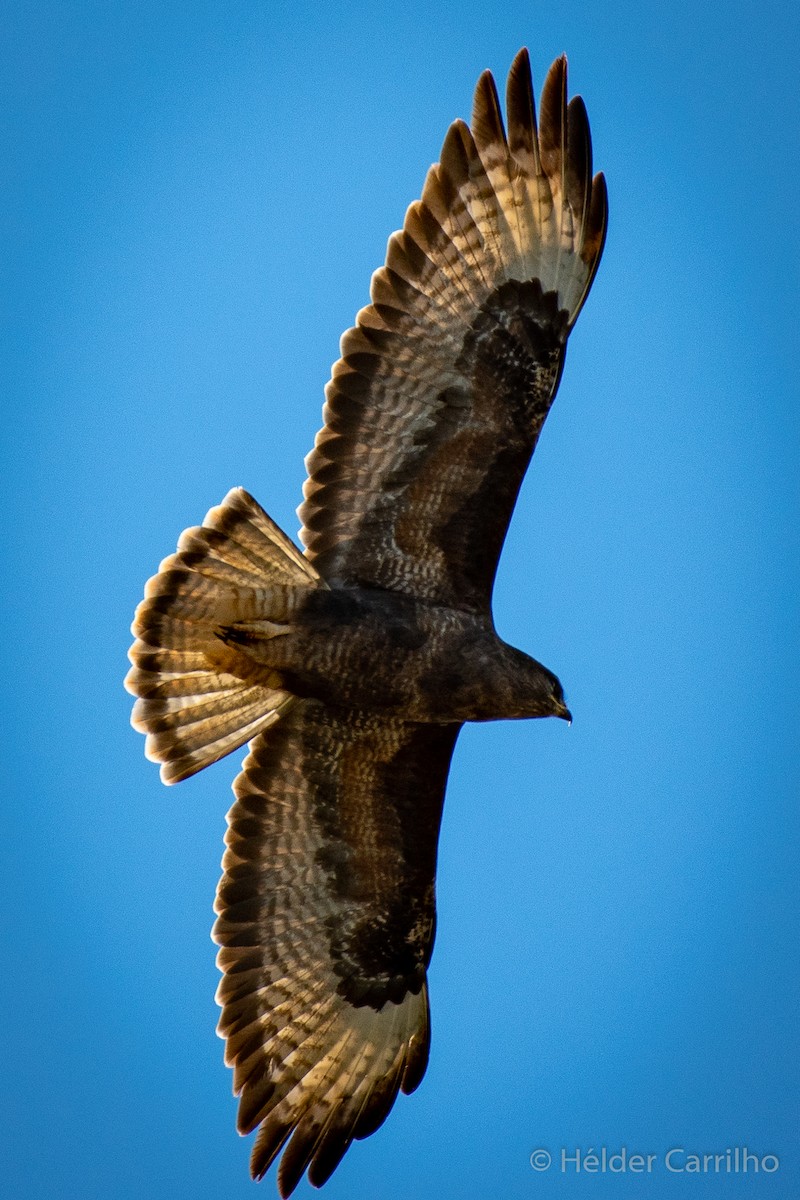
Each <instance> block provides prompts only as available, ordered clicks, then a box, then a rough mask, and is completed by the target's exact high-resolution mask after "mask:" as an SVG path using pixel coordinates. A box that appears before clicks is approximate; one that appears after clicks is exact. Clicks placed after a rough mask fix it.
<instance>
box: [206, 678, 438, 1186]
mask: <svg viewBox="0 0 800 1200" xmlns="http://www.w3.org/2000/svg"><path fill="white" fill-rule="evenodd" d="M457 734H458V726H421V725H412V724H408V723H404V722H391V721H385V720H379V719H378V718H375V717H368V716H365V715H363V714H360V713H354V712H347V711H340V712H336V713H334V712H333V711H332V710H329V709H327V708H326V707H325V706H323V705H321V704H319V703H316V702H314V701H301V702H298V703H296V704H295V706H294V708H292V709H291V710H290V711H289V712H287V714H286V715H285V716H284V717H283V719H282V720H281V721H280V722H279V724H278V725H276V726H275V727H274V728H272V729H271V730H270V732H269V735H268V736H265V737H258V738H256V739H255V741H254V742H253V743H252V745H251V752H250V755H249V756H248V758H247V760H246V761H245V765H244V769H243V771H242V774H241V775H240V776H239V778H238V779H237V781H236V783H235V785H234V791H235V793H236V797H237V799H236V803H235V804H234V806H233V808H232V809H231V812H230V814H229V817H228V820H229V830H228V834H227V837H226V842H227V847H228V848H227V850H226V853H225V857H224V860H223V866H224V870H225V873H224V875H223V878H222V880H221V881H220V886H219V890H218V895H217V903H216V910H217V913H218V914H219V915H218V919H217V922H216V924H215V927H214V937H215V939H216V941H217V942H218V943H219V944H220V947H221V949H220V952H219V957H218V962H219V966H220V968H221V970H222V971H223V972H224V976H223V979H222V981H221V983H220V987H219V991H218V994H217V999H218V1001H219V1003H220V1005H221V1007H222V1014H221V1017H220V1023H219V1032H220V1035H221V1036H222V1037H224V1038H225V1039H226V1052H225V1058H226V1062H227V1063H228V1064H229V1065H230V1066H232V1067H233V1069H234V1091H235V1092H236V1093H237V1094H238V1095H239V1096H240V1103H239V1118H238V1125H239V1129H240V1131H241V1132H242V1133H248V1132H250V1131H251V1130H253V1129H255V1128H256V1127H258V1135H257V1137H256V1141H255V1145H254V1147H253V1154H252V1159H251V1170H252V1173H253V1175H254V1177H257V1178H260V1177H261V1176H262V1175H263V1174H264V1173H265V1171H267V1169H268V1168H269V1166H270V1164H271V1163H272V1162H274V1160H275V1159H276V1158H277V1157H278V1155H279V1154H280V1152H281V1149H282V1148H283V1147H284V1146H285V1150H284V1155H283V1159H282V1162H281V1166H280V1169H279V1173H278V1185H279V1189H280V1191H281V1194H282V1195H283V1196H288V1195H289V1193H290V1192H291V1191H292V1190H293V1188H294V1187H295V1186H296V1184H297V1182H298V1181H299V1179H300V1178H301V1177H302V1175H303V1173H304V1171H306V1170H308V1172H309V1178H310V1179H311V1181H312V1182H315V1183H320V1182H322V1181H323V1180H324V1179H326V1178H327V1177H328V1176H329V1175H330V1173H331V1171H333V1169H334V1168H335V1166H336V1165H337V1163H338V1162H339V1160H340V1159H341V1157H342V1155H343V1154H344V1153H345V1151H346V1150H347V1148H348V1146H349V1145H350V1143H351V1142H352V1140H353V1139H354V1138H360V1137H365V1136H366V1135H367V1133H369V1132H371V1131H372V1130H373V1129H375V1128H377V1126H378V1125H379V1124H380V1123H381V1121H382V1120H383V1119H384V1118H385V1116H386V1115H387V1113H388V1112H389V1109H390V1108H391V1107H392V1104H393V1103H394V1100H395V1097H396V1096H397V1093H398V1091H399V1090H400V1089H401V1088H402V1089H403V1090H404V1091H406V1092H409V1091H412V1090H413V1088H415V1087H416V1086H417V1084H418V1083H419V1082H420V1080H421V1078H422V1075H423V1073H424V1070H425V1064H426V1062H427V1053H428V1039H429V1023H428V1000H427V985H426V982H425V971H426V967H427V964H428V961H429V958H430V953H431V950H432V944H433V931H434V922H435V912H434V874H435V861H436V846H437V840H438V830H439V821H440V816H441V806H442V800H443V797H444V788H445V782H446V777H447V771H448V768H449V764H450V757H451V754H452V750H453V746H454V744H455V740H456V737H457Z"/></svg>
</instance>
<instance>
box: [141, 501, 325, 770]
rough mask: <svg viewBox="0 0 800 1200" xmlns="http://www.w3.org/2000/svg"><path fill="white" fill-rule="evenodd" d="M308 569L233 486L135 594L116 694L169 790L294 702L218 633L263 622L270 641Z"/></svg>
mask: <svg viewBox="0 0 800 1200" xmlns="http://www.w3.org/2000/svg"><path fill="white" fill-rule="evenodd" d="M324 586H325V584H324V583H323V582H322V580H321V579H320V577H319V575H318V574H317V572H316V571H315V570H314V568H313V567H312V566H311V564H310V563H309V562H307V560H306V559H305V558H304V557H303V555H302V554H301V553H300V551H299V550H298V549H297V547H296V546H294V545H293V543H292V542H291V541H290V540H289V538H287V537H286V535H285V534H284V533H282V532H281V530H280V529H279V528H278V526H277V525H275V523H274V522H273V521H272V520H270V518H269V517H268V516H267V514H266V513H265V512H264V510H263V509H262V508H261V507H260V506H259V505H258V504H257V503H256V501H255V500H254V499H253V498H252V496H250V495H248V493H247V492H245V491H244V490H243V489H242V488H233V489H232V490H231V491H230V492H229V493H228V495H227V496H226V497H225V499H224V500H223V502H222V504H220V505H219V506H217V507H216V508H212V509H211V510H210V512H209V513H208V514H207V515H206V518H205V521H204V522H203V525H202V526H200V527H196V528H192V529H187V530H186V531H185V532H184V533H183V534H181V537H180V540H179V542H178V551H177V553H176V554H172V555H170V556H169V557H168V558H165V559H164V561H163V562H162V563H161V565H160V567H159V571H158V574H157V575H154V576H153V578H152V579H150V580H149V581H148V583H147V585H146V588H145V598H144V600H143V601H142V602H141V604H140V605H139V607H138V608H137V610H136V617H135V619H134V622H133V625H132V627H131V632H132V633H133V634H134V635H135V637H136V641H135V642H134V644H133V646H132V647H131V649H130V651H129V655H128V657H129V658H130V660H131V662H132V663H133V667H132V668H131V670H130V671H129V672H128V675H127V677H126V679H125V687H126V688H127V689H128V691H129V692H132V693H133V695H134V696H137V697H138V699H137V702H136V704H135V705H134V709H133V714H132V717H131V723H132V724H133V726H134V728H135V729H138V730H139V731H140V732H141V733H145V734H146V735H147V743H146V746H145V754H146V755H147V757H148V758H150V759H152V760H153V761H155V762H160V763H161V778H162V780H163V781H164V783H177V782H178V781H179V780H181V779H186V778H187V777H188V776H190V775H193V774H194V773H195V772H196V771H199V770H201V768H203V767H205V766H208V764H209V763H212V762H215V761H216V760H217V759H218V758H222V757H223V756H224V755H226V754H230V752H231V751H232V750H236V749H237V748H238V747H239V746H241V745H243V744H244V742H247V741H250V739H252V738H254V737H255V736H256V734H258V733H261V732H262V731H263V730H264V729H267V728H268V727H269V726H270V725H272V724H274V722H275V721H277V720H278V719H279V718H280V717H281V715H282V714H283V713H284V712H286V711H287V709H288V708H289V707H290V706H291V705H292V704H293V703H294V697H293V696H292V695H291V693H290V692H288V691H286V690H285V689H284V688H283V687H282V686H281V679H280V676H279V675H277V674H276V673H275V672H270V671H269V670H268V669H266V668H265V667H263V666H260V665H259V664H257V663H255V662H254V661H253V660H252V659H251V658H250V657H249V656H247V655H246V654H245V653H243V652H242V651H241V650H240V649H237V647H236V646H235V645H230V644H228V643H227V642H226V640H225V636H224V630H225V628H226V627H227V626H229V625H232V624H235V623H241V622H247V621H258V622H259V624H260V627H261V629H262V636H263V631H264V630H265V629H268V628H269V627H270V626H269V622H273V623H274V624H273V626H272V628H273V629H274V633H275V635H279V634H280V633H281V631H282V629H284V628H285V627H286V626H285V624H282V622H286V621H287V620H289V619H290V618H291V611H292V607H293V599H294V597H295V596H296V595H297V593H298V591H305V590H307V589H308V588H309V587H324Z"/></svg>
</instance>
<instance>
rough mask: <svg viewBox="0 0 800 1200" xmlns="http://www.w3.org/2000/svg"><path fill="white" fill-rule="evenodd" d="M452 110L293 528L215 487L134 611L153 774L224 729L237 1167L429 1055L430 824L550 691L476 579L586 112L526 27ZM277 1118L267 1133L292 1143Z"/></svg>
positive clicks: (137, 717)
mask: <svg viewBox="0 0 800 1200" xmlns="http://www.w3.org/2000/svg"><path fill="white" fill-rule="evenodd" d="M506 118H507V130H506V128H504V125H503V119H502V116H501V112H500V104H499V101H498V96H497V91H496V88H495V85H494V81H493V79H492V76H491V74H490V73H489V72H488V71H487V72H485V73H484V74H483V75H482V76H481V77H480V80H479V81H478V85H477V89H476V92H475V101H474V109H473V116H472V122H471V125H470V126H467V125H466V124H465V123H464V122H463V121H456V122H455V123H454V124H453V125H451V126H450V129H449V131H448V133H447V136H446V138H445V141H444V145H443V147H442V153H441V159H440V161H439V162H438V163H437V164H435V165H434V166H432V167H431V168H430V170H429V172H428V175H427V178H426V180H425V184H424V187H423V189H422V196H421V198H420V200H419V201H417V202H416V203H414V204H412V205H411V207H410V208H409V209H408V212H407V213H406V217H405V221H404V224H403V228H402V230H401V231H399V232H398V233H395V234H393V235H392V237H391V238H390V239H389V243H388V250H387V255H386V264H385V266H383V267H381V268H380V269H379V270H378V271H376V272H375V274H374V275H373V277H372V287H371V302H370V304H369V305H367V307H366V308H363V309H362V310H361V311H360V312H359V313H358V316H357V318H356V324H355V326H354V327H353V328H352V329H350V330H348V331H347V332H346V333H345V334H344V336H343V338H342V341H341V358H340V359H339V361H338V362H337V363H336V364H335V365H334V367H333V372H332V378H331V380H330V382H329V384H328V386H327V389H326V402H325V407H324V410H323V417H324V426H323V428H322V430H321V432H320V433H319V434H318V436H317V439H316V444H315V446H314V449H313V450H312V451H311V453H310V455H309V456H308V458H307V459H306V467H307V470H308V478H307V480H306V483H305V487H304V491H303V494H304V500H303V503H302V505H301V506H300V508H299V509H298V514H299V516H300V519H301V521H302V526H303V527H302V530H301V533H300V537H301V540H302V542H303V544H304V547H305V549H304V551H302V552H301V551H300V550H298V549H297V547H296V546H295V545H294V544H293V543H292V542H291V541H290V539H289V538H288V537H286V535H285V534H283V533H282V532H281V530H280V529H278V527H277V526H276V525H275V524H274V523H273V522H272V521H271V520H270V518H269V517H268V516H267V514H266V513H265V512H264V511H263V509H261V508H260V507H259V505H258V504H257V503H256V501H255V500H254V499H253V498H252V497H251V496H250V495H248V493H247V492H245V491H244V490H243V489H241V488H234V489H233V490H232V491H231V492H229V493H228V495H227V496H226V497H225V499H224V500H223V501H222V503H221V504H220V505H219V506H218V507H216V508H212V509H211V511H210V512H209V513H208V515H207V516H206V518H205V521H204V523H203V524H202V525H201V526H199V527H196V528H191V529H187V530H186V531H185V532H184V533H183V534H182V535H181V537H180V540H179V542H178V549H177V552H176V553H175V554H173V555H171V556H170V557H168V558H166V559H164V561H163V562H162V563H161V566H160V568H159V571H158V574H157V575H155V576H154V577H153V578H152V579H151V580H150V581H149V582H148V584H147V587H146V591H145V598H144V600H143V601H142V602H141V604H140V605H139V607H138V609H137V611H136V617H135V621H134V624H133V633H134V635H135V638H136V641H135V642H134V644H133V646H132V648H131V651H130V658H131V661H132V663H133V667H132V669H131V671H130V672H129V674H128V676H127V679H126V686H127V687H128V689H129V691H131V692H132V693H133V694H134V695H136V696H137V697H138V699H137V702H136V704H135V706H134V711H133V717H132V721H133V724H134V726H135V728H136V729H138V730H140V731H141V732H143V733H145V734H146V735H147V743H146V754H147V756H148V758H150V759H154V760H155V761H157V762H160V763H161V777H162V779H163V780H164V782H165V783H176V782H177V781H178V780H181V779H185V778H186V777H187V776H189V775H192V774H194V772H196V771H199V770H200V769H201V768H202V767H205V766H206V765H207V764H209V763H212V762H214V761H215V760H216V759H218V758H220V757H222V756H223V755H225V754H229V753H230V752H231V751H233V750H236V749H237V748H238V747H240V746H242V745H243V744H244V743H245V742H249V743H250V745H249V753H248V755H247V758H246V759H245V761H244V766H243V768H242V771H241V774H240V775H239V776H238V778H237V779H236V781H235V783H234V785H233V789H234V794H235V797H236V799H235V803H234V805H233V807H232V808H231V810H230V813H229V814H228V824H229V829H228V832H227V836H226V845H227V849H226V851H225V855H224V858H223V868H224V874H223V876H222V879H221V881H220V884H219V889H218V893H217V900H216V906H215V909H216V912H217V914H218V915H217V920H216V923H215V926H214V934H213V936H214V938H215V940H216V942H217V943H218V944H219V947H220V950H219V956H218V963H219V967H220V969H221V971H222V972H223V978H222V981H221V983H220V986H219V992H218V996H217V999H218V1002H219V1004H220V1006H221V1009H222V1013H221V1017H220V1022H219V1032H220V1035H221V1036H222V1037H223V1038H224V1039H225V1041H226V1049H225V1060H226V1062H227V1063H228V1064H229V1065H230V1066H231V1067H233V1071H234V1076H233V1086H234V1091H235V1093H236V1094H237V1095H238V1096H239V1098H240V1100H239V1111H238V1127H239V1130H240V1131H241V1132H242V1133H249V1132H251V1131H252V1130H255V1129H257V1130H258V1134H257V1137H256V1140H255V1144H254V1147H253V1152H252V1160H251V1170H252V1174H253V1177H254V1178H261V1177H262V1176H263V1175H264V1173H265V1172H266V1171H267V1169H268V1168H269V1166H270V1164H271V1163H272V1162H273V1161H274V1160H275V1159H276V1158H277V1156H278V1155H279V1154H280V1152H281V1149H282V1148H283V1147H285V1149H284V1150H283V1157H282V1159H281V1163H280V1167H279V1171H278V1180H277V1182H278V1188H279V1191H280V1194H281V1195H282V1196H284V1197H286V1196H288V1195H289V1194H290V1193H291V1192H292V1190H293V1189H294V1187H295V1186H296V1184H297V1183H298V1181H299V1180H300V1179H301V1178H302V1175H303V1173H304V1172H305V1171H306V1170H307V1171H308V1178H309V1181H310V1182H311V1183H312V1184H314V1185H316V1186H320V1185H321V1184H323V1183H324V1182H325V1180H327V1179H328V1178H329V1176H330V1175H331V1172H332V1171H333V1170H334V1169H335V1168H336V1166H337V1165H338V1163H339V1162H340V1160H341V1158H342V1155H343V1154H344V1153H345V1151H346V1150H347V1149H348V1147H349V1146H350V1144H351V1142H352V1140H353V1139H354V1138H364V1137H366V1136H367V1135H368V1134H371V1133H372V1132H373V1131H374V1130H375V1129H377V1127H378V1126H379V1125H380V1124H381V1122H382V1121H383V1120H384V1118H385V1117H386V1115H387V1113H388V1112H389V1110H390V1109H391V1107H392V1105H393V1103H394V1101H395V1098H396V1096H397V1093H398V1091H399V1090H402V1091H404V1092H411V1091H413V1090H414V1088H416V1087H417V1085H418V1084H419V1082H420V1080H421V1079H422V1076H423V1074H424V1072H425V1067H426V1064H427V1059H428V1047H429V1036H430V1029H429V1010H428V989H427V983H426V971H427V967H428V964H429V961H430V957H431V951H432V947H433V938H434V927H435V919H436V918H435V896H434V890H435V877H436V853H437V842H438V837H439V825H440V818H441V814H442V803H443V799H444V791H445V783H446V780H447V773H448V769H449V765H450V759H451V756H452V754H453V748H454V746H455V743H456V739H457V737H458V734H459V730H460V729H461V727H462V725H463V723H464V722H465V721H486V720H495V719H500V718H509V717H546V716H556V717H562V718H565V719H567V720H569V719H570V714H569V712H568V710H567V706H566V704H565V702H564V694H563V691H562V688H561V684H560V683H559V681H558V679H557V678H556V676H555V675H554V674H553V673H552V672H551V671H549V670H547V668H546V667H543V666H542V665H541V664H540V663H538V662H536V661H535V659H533V658H530V657H529V656H528V655H527V654H524V653H522V652H521V651H520V650H516V649H513V648H512V647H511V646H509V645H507V644H506V643H505V642H503V641H501V640H500V638H499V637H498V636H497V634H496V632H495V629H494V624H493V621H492V613H491V595H492V586H493V582H494V577H495V572H496V568H497V562H498V558H499V555H500V550H501V548H502V545H503V540H504V538H505V534H506V530H507V527H508V523H509V520H510V518H511V512H512V510H513V507H514V503H515V501H516V497H517V493H518V491H519V487H520V484H521V482H522V479H523V476H524V474H525V470H526V468H527V466H528V462H529V461H530V458H531V454H532V453H533V449H534V446H535V445H536V441H537V439H538V437H539V433H540V432H541V429H542V425H543V423H544V420H545V417H546V416H547V412H548V409H549V407H550V404H551V403H552V400H553V396H554V394H555V391H556V388H557V386H558V382H559V378H560V375H561V370H562V367H563V365H564V354H565V349H566V344H567V338H568V336H569V333H570V331H571V329H572V327H573V325H574V324H575V321H576V319H577V317H578V313H579V312H580V310H581V307H582V305H583V303H584V301H585V299H586V296H587V294H588V292H589V288H590V287H591V284H592V280H593V278H594V274H595V271H596V270H597V266H598V263H599V260H600V256H601V253H602V249H603V243H604V238H605V230H606V214H607V201H606V189H605V183H604V180H603V176H602V175H601V174H598V175H595V176H594V177H593V176H592V153H591V142H590V135H589V126H588V122H587V118H586V110H585V108H584V105H583V102H582V101H581V100H580V98H579V97H576V98H574V99H572V100H571V101H570V102H569V104H567V100H566V60H565V59H564V58H563V57H562V58H560V59H558V60H557V61H556V62H555V63H553V65H552V67H551V68H550V71H549V73H548V75H547V78H546V81H545V84H544V89H543V91H542V96H541V101H540V106H539V118H538V123H537V118H536V113H535V108H534V100H533V91H532V84H531V74H530V65H529V60H528V54H527V51H526V50H522V51H520V53H519V54H518V55H517V56H516V58H515V60H514V62H513V65H512V67H511V71H510V74H509V77H508V88H507V100H506ZM287 1143H288V1144H287Z"/></svg>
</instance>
